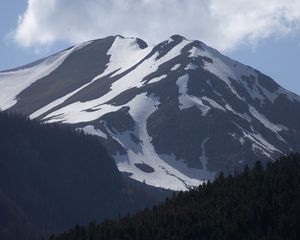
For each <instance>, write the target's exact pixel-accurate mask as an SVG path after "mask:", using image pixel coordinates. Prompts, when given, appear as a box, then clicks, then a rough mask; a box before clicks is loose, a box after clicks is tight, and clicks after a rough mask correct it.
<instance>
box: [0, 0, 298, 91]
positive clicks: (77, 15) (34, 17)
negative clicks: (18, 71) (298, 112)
mask: <svg viewBox="0 0 300 240" xmlns="http://www.w3.org/2000/svg"><path fill="white" fill-rule="evenodd" d="M117 34H120V35H123V36H130V37H140V38H142V39H143V40H145V41H146V42H148V43H149V44H157V43H159V42H161V41H163V40H166V39H168V38H169V37H170V36H171V35H173V34H181V35H183V36H185V37H186V38H188V39H192V40H200V41H202V42H204V43H206V44H208V45H209V46H211V47H213V48H216V49H218V50H219V51H220V52H222V53H223V54H225V55H227V56H229V57H231V58H233V59H236V60H238V61H240V62H242V63H244V64H247V65H250V66H252V67H254V68H256V69H258V70H259V71H261V72H263V73H265V74H267V75H269V76H271V77H272V78H273V79H274V80H275V81H276V82H278V83H279V84H280V85H282V86H283V87H285V88H286V89H288V90H291V91H293V92H295V93H297V94H299V95H300V0H252V1H249V0H226V1H224V0H1V2H0V71H1V70H6V69H10V68H14V67H17V66H21V65H24V64H26V63H30V62H32V61H34V60H37V59H39V58H42V57H46V56H48V55H51V54H53V53H55V52H57V51H60V50H63V49H64V48H67V47H69V46H70V45H73V44H77V43H80V42H84V41H88V40H91V39H95V38H102V37H106V36H109V35H117Z"/></svg>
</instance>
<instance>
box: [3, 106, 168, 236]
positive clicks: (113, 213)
mask: <svg viewBox="0 0 300 240" xmlns="http://www.w3.org/2000/svg"><path fill="white" fill-rule="evenodd" d="M165 196H166V192H164V191H162V190H156V189H154V188H151V187H148V186H146V185H144V184H142V183H135V182H133V181H132V180H129V179H127V177H124V176H121V174H120V173H119V171H118V169H117V167H116V165H115V163H114V161H113V160H112V159H111V157H110V156H109V155H108V154H107V152H106V150H105V149H104V148H103V147H102V145H101V144H100V142H99V141H98V139H97V138H96V137H92V136H86V135H85V134H83V133H77V132H74V131H72V130H71V129H69V128H67V127H61V126H56V125H48V124H47V125H45V124H44V125H43V124H41V123H39V122H38V121H32V120H29V119H26V118H24V117H22V116H19V115H15V114H12V113H5V112H0V239H1V240H6V239H9V240H11V239H17V240H19V239H22V240H26V239H30V240H33V239H36V238H37V237H38V236H41V235H44V236H46V235H48V234H50V233H53V232H60V231H63V230H65V229H66V228H69V227H71V226H73V225H75V224H76V223H80V224H87V223H88V222H89V221H90V220H91V219H96V220H97V221H101V220H104V219H105V218H114V217H117V216H119V214H121V215H122V214H124V215H125V214H127V212H132V211H136V210H138V209H139V210H141V209H143V208H144V207H145V206H152V204H154V203H157V202H158V201H160V200H162V199H164V197H165ZM38 239H40V238H39V237H38Z"/></svg>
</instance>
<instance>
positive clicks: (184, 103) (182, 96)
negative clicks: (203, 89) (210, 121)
mask: <svg viewBox="0 0 300 240" xmlns="http://www.w3.org/2000/svg"><path fill="white" fill-rule="evenodd" d="M188 81H189V75H188V74H185V75H183V76H181V77H179V78H178V80H177V81H176V85H177V86H178V92H179V96H178V101H179V109H180V110H184V109H188V108H191V107H193V106H195V107H197V108H198V109H200V110H201V112H202V116H206V114H207V113H208V111H209V110H210V109H211V108H210V107H209V106H206V105H205V104H204V103H203V102H202V100H201V99H200V98H198V97H195V96H191V95H188V94H187V91H188V88H187V85H188Z"/></svg>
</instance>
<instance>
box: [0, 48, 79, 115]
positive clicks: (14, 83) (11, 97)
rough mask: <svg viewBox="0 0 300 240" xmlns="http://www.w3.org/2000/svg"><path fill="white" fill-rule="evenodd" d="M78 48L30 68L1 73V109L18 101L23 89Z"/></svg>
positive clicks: (45, 74) (49, 71) (48, 72)
mask: <svg viewBox="0 0 300 240" xmlns="http://www.w3.org/2000/svg"><path fill="white" fill-rule="evenodd" d="M74 49H76V47H73V48H71V49H69V50H66V51H63V52H60V53H58V54H56V55H53V56H51V57H49V58H46V59H45V60H44V61H42V62H41V63H39V64H37V65H35V66H32V67H30V68H25V69H20V70H16V71H10V72H3V73H0V89H1V92H0V110H6V109H8V108H10V107H12V106H13V105H15V104H16V103H17V101H18V99H17V98H16V97H17V95H18V94H20V93H21V92H22V91H23V90H25V89H26V88H27V87H29V86H30V85H31V84H33V83H34V82H36V81H37V80H39V79H41V78H43V77H46V76H48V75H49V74H50V73H51V72H53V71H54V70H55V69H57V68H58V67H59V66H60V65H61V64H62V63H63V61H64V60H65V59H66V58H67V57H68V56H69V55H70V54H71V53H72V52H73V51H74Z"/></svg>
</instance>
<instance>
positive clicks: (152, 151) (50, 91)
mask: <svg viewBox="0 0 300 240" xmlns="http://www.w3.org/2000/svg"><path fill="white" fill-rule="evenodd" d="M0 89H1V90H0V108H1V109H2V110H6V109H10V110H14V111H17V112H21V113H24V114H26V115H28V116H30V117H31V118H39V119H41V120H43V121H45V122H50V123H54V122H56V123H62V124H72V125H73V126H74V127H75V128H76V129H82V130H83V131H85V132H86V133H88V134H92V135H96V136H99V137H100V138H101V139H102V141H103V143H104V144H105V146H106V147H107V148H108V149H109V151H110V152H111V153H112V155H113V156H114V158H115V160H116V163H117V166H118V168H119V170H121V171H123V172H126V173H128V175H130V176H131V178H133V179H137V180H139V181H144V182H146V183H147V184H149V185H153V186H161V187H165V188H171V189H176V190H185V189H188V188H189V187H192V186H196V185H198V184H201V183H202V182H203V181H204V180H209V179H213V178H214V176H215V174H216V173H217V172H219V171H224V172H226V173H228V172H231V171H233V170H234V169H235V168H238V169H239V168H242V167H244V166H245V165H246V164H250V165H251V164H253V163H254V162H255V161H256V160H257V159H263V160H272V159H274V158H275V157H277V156H278V155H281V154H285V153H288V152H289V151H291V150H294V151H300V142H299V139H300V121H299V119H300V97H299V96H297V95H295V94H293V93H291V92H289V91H287V90H285V89H283V88H282V87H280V86H279V85H278V84H277V83H275V82H274V81H273V80H272V79H271V78H269V77H267V76H266V75H264V74H262V73H260V72H259V71H257V70H255V69H253V68H251V67H249V66H245V65H243V64H241V63H239V62H236V61H234V60H232V59H230V58H227V57H226V56H223V55H222V54H221V53H219V52H218V51H216V50H215V49H212V48H210V47H208V46H206V45H205V44H204V43H202V42H200V41H190V40H187V39H185V38H184V37H182V36H178V35H174V36H172V37H171V38H170V39H168V40H167V41H164V42H162V43H160V44H158V45H156V46H151V47H149V46H148V45H147V44H146V43H145V42H144V41H142V40H140V39H135V38H123V37H121V36H115V37H108V38H104V39H99V40H94V41H90V42H87V43H83V44H81V45H78V46H75V47H72V48H70V49H67V50H65V51H62V52H60V53H58V54H55V55H53V56H51V57H49V58H46V59H44V60H41V61H38V62H36V63H35V64H30V65H28V66H25V67H24V68H18V69H16V70H13V71H7V72H2V73H0Z"/></svg>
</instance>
